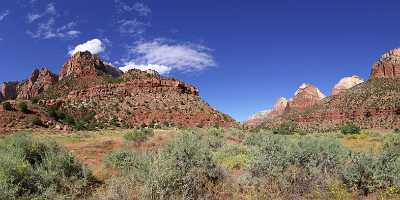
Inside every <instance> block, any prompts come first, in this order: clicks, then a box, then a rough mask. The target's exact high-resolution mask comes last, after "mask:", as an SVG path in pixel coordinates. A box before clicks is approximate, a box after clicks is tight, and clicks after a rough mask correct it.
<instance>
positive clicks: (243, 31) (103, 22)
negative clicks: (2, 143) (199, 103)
mask: <svg viewBox="0 0 400 200" xmlns="http://www.w3.org/2000/svg"><path fill="white" fill-rule="evenodd" d="M399 10H400V1H398V0H397V1H396V0H370V1H365V0H363V1H362V0H335V1H333V0H331V1H328V0H301V1H300V0H253V1H244V0H241V1H239V0H230V1H228V0H218V1H216V0H201V1H200V0H198V1H194V0H143V1H134V0H104V1H89V0H86V1H85V0H68V1H67V0H2V1H1V2H0V55H1V56H0V58H1V63H0V69H1V71H0V81H1V82H3V81H7V80H21V79H25V78H27V77H28V75H29V74H30V73H31V72H32V70H33V69H34V68H35V67H40V66H47V67H49V68H50V69H51V70H52V71H53V72H56V73H58V72H59V70H60V68H61V66H62V64H63V63H64V62H65V60H66V59H68V57H69V54H70V52H73V51H74V50H79V49H82V48H83V49H85V48H87V49H90V50H92V51H95V52H98V53H100V54H101V56H102V57H103V58H105V59H106V60H107V61H108V62H110V63H113V64H114V65H115V66H117V67H124V66H125V67H127V68H129V67H137V68H146V67H152V68H155V69H157V70H160V71H161V72H163V73H164V74H166V75H168V76H174V77H177V78H179V79H181V80H184V81H186V82H189V83H192V84H194V85H195V86H197V87H199V89H200V95H201V96H202V97H203V98H204V99H205V100H206V101H207V102H208V103H209V104H210V105H212V106H213V107H215V108H217V109H218V110H220V111H223V112H225V113H228V114H230V115H231V116H233V117H234V118H236V119H238V120H244V119H246V118H247V117H248V116H249V115H250V114H252V113H254V112H256V111H260V110H263V109H266V108H268V107H270V106H272V105H273V103H274V102H275V100H276V99H277V98H278V97H280V96H284V97H291V96H292V95H293V93H294V92H295V90H296V89H297V87H298V86H299V85H300V84H301V83H303V82H308V83H312V84H314V85H316V86H317V87H318V88H320V89H321V91H322V92H323V93H325V94H330V92H331V89H332V87H333V86H334V85H335V83H336V82H337V81H338V80H339V79H340V78H342V77H344V76H350V75H353V74H356V75H360V76H361V77H363V78H364V79H367V78H368V75H369V72H370V68H371V65H372V64H373V63H374V62H375V61H376V59H377V58H378V57H379V56H380V55H381V54H382V53H383V52H385V51H387V50H389V49H392V48H395V47H399V46H400V20H399V19H400V12H399ZM88 41H90V42H88ZM80 44H81V46H79V47H77V46H78V45H80Z"/></svg>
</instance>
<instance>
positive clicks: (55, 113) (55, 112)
mask: <svg viewBox="0 0 400 200" xmlns="http://www.w3.org/2000/svg"><path fill="white" fill-rule="evenodd" d="M47 114H48V115H49V117H51V118H53V119H54V120H56V121H61V120H64V119H65V117H66V114H65V113H64V112H63V111H61V110H60V108H59V107H57V106H52V107H50V108H49V109H48V110H47Z"/></svg>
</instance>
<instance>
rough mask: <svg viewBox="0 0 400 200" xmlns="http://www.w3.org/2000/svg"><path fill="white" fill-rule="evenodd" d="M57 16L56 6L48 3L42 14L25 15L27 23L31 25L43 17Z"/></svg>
mask: <svg viewBox="0 0 400 200" xmlns="http://www.w3.org/2000/svg"><path fill="white" fill-rule="evenodd" d="M56 14H57V10H56V6H55V4H54V3H49V4H47V7H46V9H45V11H44V12H41V13H29V14H28V15H27V19H28V23H32V22H34V21H36V20H38V19H40V18H42V17H45V16H46V15H52V16H54V15H56Z"/></svg>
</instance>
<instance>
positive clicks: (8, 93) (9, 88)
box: [0, 82, 19, 100]
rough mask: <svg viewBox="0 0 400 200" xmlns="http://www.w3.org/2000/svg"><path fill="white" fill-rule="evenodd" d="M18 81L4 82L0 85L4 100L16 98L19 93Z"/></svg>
mask: <svg viewBox="0 0 400 200" xmlns="http://www.w3.org/2000/svg"><path fill="white" fill-rule="evenodd" d="M18 84H19V83H18V82H4V83H3V84H2V85H1V86H0V89H1V90H0V93H1V97H2V99H3V100H9V99H15V98H16V97H17V95H18V93H17V86H18Z"/></svg>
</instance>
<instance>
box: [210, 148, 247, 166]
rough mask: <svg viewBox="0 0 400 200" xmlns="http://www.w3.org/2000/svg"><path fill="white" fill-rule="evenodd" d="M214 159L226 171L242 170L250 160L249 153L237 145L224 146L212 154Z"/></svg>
mask: <svg viewBox="0 0 400 200" xmlns="http://www.w3.org/2000/svg"><path fill="white" fill-rule="evenodd" d="M214 158H215V160H216V161H218V163H221V165H222V166H224V167H225V168H226V169H230V170H233V169H243V168H245V167H246V166H247V165H248V163H249V162H250V161H251V160H252V155H251V153H250V152H249V151H248V150H247V149H246V148H245V147H242V146H239V145H224V147H222V148H221V149H220V150H219V151H217V152H215V153H214Z"/></svg>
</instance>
